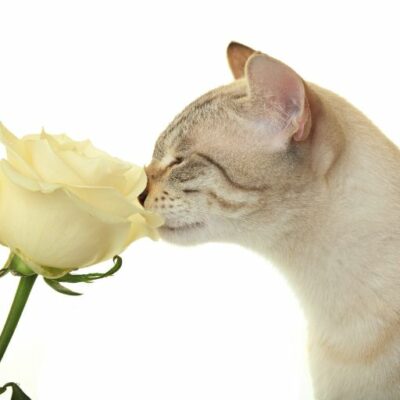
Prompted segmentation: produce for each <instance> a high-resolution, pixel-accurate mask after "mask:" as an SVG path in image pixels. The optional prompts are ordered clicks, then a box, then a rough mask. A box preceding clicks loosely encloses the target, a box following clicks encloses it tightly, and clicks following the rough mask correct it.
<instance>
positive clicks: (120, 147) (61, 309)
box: [0, 0, 400, 400]
mask: <svg viewBox="0 0 400 400" xmlns="http://www.w3.org/2000/svg"><path fill="white" fill-rule="evenodd" d="M396 5H397V4H396V2H394V1H391V2H387V1H379V2H367V1H364V2H361V1H359V2H358V1H353V2H351V1H346V2H342V3H341V2H338V1H335V2H323V1H293V2H291V1H287V0H286V1H283V0H279V1H278V0H276V1H273V2H272V1H267V0H264V1H259V2H256V1H251V0H247V1H245V2H234V1H230V2H226V3H224V2H220V3H218V2H217V1H215V0H214V1H204V0H203V1H196V2H190V1H186V2H184V1H175V0H174V1H171V0H170V1H165V2H161V1H159V2H154V1H146V2H144V1H141V2H140V1H119V0H113V1H92V2H91V1H82V0H81V1H72V0H68V1H25V2H22V1H16V0H0V121H2V122H3V123H4V124H5V125H6V126H7V127H8V128H9V129H10V130H11V131H12V132H14V133H15V134H17V135H19V136H22V135H25V134H27V133H36V132H38V131H39V130H40V129H41V127H42V126H44V127H45V128H46V130H47V131H48V132H50V133H61V132H66V133H68V134H69V135H70V136H71V137H73V138H75V139H84V138H90V139H91V140H92V141H93V142H94V144H95V145H96V146H98V147H99V148H101V149H104V150H106V151H108V152H109V153H111V154H112V155H115V156H118V157H120V158H123V159H126V160H129V161H131V162H134V163H136V164H139V165H144V164H146V163H148V162H149V161H150V158H151V154H152V148H153V145H154V142H155V140H156V138H157V136H158V134H159V133H160V132H161V131H162V130H163V129H164V128H165V126H166V125H167V123H168V122H169V121H170V120H171V119H172V118H173V116H174V115H175V114H176V113H178V112H179V111H180V110H181V109H182V108H183V107H184V106H185V105H186V104H187V103H188V102H189V101H191V100H193V99H194V98H196V97H197V96H199V95H201V94H202V93H204V92H205V91H207V90H209V89H212V88H213V87H215V86H218V85H221V84H225V83H228V82H229V81H231V75H230V71H229V69H228V67H227V63H226V58H225V49H226V46H227V44H228V43H229V41H231V40H237V41H240V42H243V43H245V44H247V45H250V46H252V47H254V48H256V49H258V50H262V51H264V52H266V53H269V54H270V55H272V56H274V57H276V58H279V59H281V60H282V61H284V62H286V63H287V64H289V65H290V66H292V67H293V68H294V69H295V70H297V71H298V73H300V74H301V75H302V76H303V77H304V78H305V79H306V80H310V81H314V82H315V83H318V84H320V85H322V86H325V87H327V88H329V89H331V90H333V91H335V92H337V93H340V94H341V95H343V96H344V97H346V98H347V99H349V100H350V101H351V102H353V103H354V104H355V105H356V106H357V107H359V108H360V109H361V110H363V111H364V112H365V113H366V114H367V115H368V116H369V117H370V118H371V119H372V120H373V121H374V122H375V123H376V124H377V125H378V126H379V127H381V128H382V130H383V131H384V132H385V133H386V134H387V135H388V136H389V137H391V138H392V140H394V141H396V142H397V143H399V142H400V135H399V133H400V130H399V128H400V124H399V118H398V115H399V106H400V101H399V96H398V93H399V91H400V78H399V72H400V58H399V53H400V50H399V43H398V42H399V38H400V24H399V23H398V12H397V11H396V8H395V6H396ZM399 173H400V171H399ZM0 229H1V221H0ZM0 256H1V259H2V260H3V261H5V260H6V258H7V249H1V253H0ZM123 260H124V265H123V269H122V270H121V271H120V273H118V274H117V275H116V276H114V277H113V278H109V279H107V280H104V281H101V282H97V283H94V284H92V285H86V286H81V287H79V289H80V290H82V291H83V292H84V293H85V294H84V296H82V297H79V298H70V297H67V296H63V295H61V294H58V293H56V292H54V291H52V290H51V289H50V288H49V287H47V286H46V285H45V284H44V283H43V281H42V280H39V279H38V281H37V283H36V285H35V287H34V289H33V292H32V296H31V298H30V301H29V303H28V306H27V308H26V310H25V313H24V315H23V318H22V320H21V323H20V325H19V326H18V329H17V332H16V334H15V336H14V338H13V340H12V343H11V346H10V347H9V350H8V352H7V354H6V356H5V358H4V360H3V362H2V364H1V366H0V386H1V384H3V383H6V382H7V381H9V380H12V381H16V382H19V383H21V385H22V387H23V388H24V389H25V390H26V392H27V393H28V394H29V395H30V396H31V397H32V399H33V400H70V399H76V400H80V399H96V400H103V399H117V398H118V399H119V398H125V399H135V400H161V399H174V400H188V399H190V400H192V399H194V400H197V399H199V400H200V399H201V400H203V399H207V400H228V399H229V400H235V399H237V400H239V399H240V400H249V399H251V400H259V399H260V400H261V399H274V400H289V399H296V400H297V399H301V400H308V399H312V394H311V385H310V382H309V378H308V376H307V361H306V324H305V322H304V320H303V317H302V314H301V309H300V308H299V306H298V305H297V302H296V300H295V299H294V296H293V295H292V293H291V291H290V289H289V288H288V287H287V286H286V284H285V281H284V279H283V278H282V277H281V276H280V275H279V273H278V272H277V271H276V270H275V269H274V268H273V267H272V266H271V265H270V264H268V262H267V261H266V260H264V259H262V258H261V257H259V256H257V255H255V254H253V253H250V252H249V251H247V250H245V249H242V248H239V247H235V246H232V245H215V244H209V245H203V246H198V247H193V248H181V247H175V246H173V245H170V244H166V243H162V242H152V241H151V240H149V239H142V240H140V241H138V242H136V243H133V244H132V246H131V247H130V248H129V249H128V250H126V251H125V253H124V254H123ZM107 266H108V265H107V263H105V264H104V265H101V266H97V268H96V267H94V268H91V270H92V271H93V270H104V269H105V268H106V267H107ZM17 282H18V281H17V278H15V277H11V276H7V277H5V278H3V279H2V280H1V281H0V323H2V321H3V320H4V318H5V316H6V312H7V311H8V307H9V304H10V301H11V299H12V296H13V293H14V291H15V288H16V285H17ZM75 289H77V288H76V287H75ZM4 398H5V399H7V398H9V396H7V395H6V396H4Z"/></svg>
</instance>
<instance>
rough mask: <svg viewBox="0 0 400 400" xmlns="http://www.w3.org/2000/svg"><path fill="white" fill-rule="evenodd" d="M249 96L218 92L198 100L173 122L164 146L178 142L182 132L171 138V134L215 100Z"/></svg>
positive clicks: (168, 129) (166, 134)
mask: <svg viewBox="0 0 400 400" xmlns="http://www.w3.org/2000/svg"><path fill="white" fill-rule="evenodd" d="M245 96H247V94H246V93H234V94H232V93H224V94H223V93H220V92H217V93H216V94H214V93H212V94H210V95H209V96H208V97H206V98H205V99H204V100H203V101H202V102H200V100H201V99H199V100H197V102H198V103H197V104H196V102H194V103H193V105H192V106H190V105H189V107H187V108H186V110H185V111H184V112H183V113H181V114H180V115H178V117H177V118H176V120H175V121H173V122H172V124H171V125H170V126H169V127H168V128H167V131H166V132H165V139H164V143H163V145H165V142H166V141H168V142H169V146H171V145H172V144H173V143H175V142H176V140H177V139H178V138H179V137H180V136H181V135H182V132H181V131H178V132H177V134H176V135H175V136H174V137H172V138H171V133H172V132H173V131H174V130H176V129H177V128H178V127H179V125H181V124H183V123H184V122H185V121H186V120H187V119H188V117H189V116H191V115H193V114H194V113H195V112H196V111H200V110H201V109H202V108H204V107H206V106H207V105H209V104H210V103H212V102H213V101H214V100H217V99H221V98H222V97H230V98H232V99H233V100H237V99H240V98H242V97H245Z"/></svg>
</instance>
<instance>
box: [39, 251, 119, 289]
mask: <svg viewBox="0 0 400 400" xmlns="http://www.w3.org/2000/svg"><path fill="white" fill-rule="evenodd" d="M113 262H114V265H113V267H112V268H111V269H110V270H108V271H107V272H104V273H99V272H94V273H91V274H71V273H68V274H66V275H64V276H62V277H60V278H56V279H49V278H44V280H45V282H46V283H47V284H48V285H49V286H51V287H52V288H53V289H54V290H56V291H57V292H59V293H62V294H67V295H69V296H79V295H81V294H82V293H77V292H74V291H72V290H70V289H68V288H66V287H65V286H63V285H61V284H60V282H67V283H92V282H93V281H95V280H97V279H103V278H107V277H108V276H111V275H114V274H115V273H116V272H117V271H118V270H119V269H120V268H121V266H122V258H121V257H120V256H114V257H113Z"/></svg>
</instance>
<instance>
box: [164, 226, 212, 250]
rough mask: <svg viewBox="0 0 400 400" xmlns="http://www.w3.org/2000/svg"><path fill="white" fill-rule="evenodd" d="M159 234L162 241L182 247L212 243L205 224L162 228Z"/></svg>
mask: <svg viewBox="0 0 400 400" xmlns="http://www.w3.org/2000/svg"><path fill="white" fill-rule="evenodd" d="M158 232H159V234H160V238H161V239H162V240H165V241H166V242H170V243H174V244H178V245H182V246H194V245H198V244H202V243H207V242H209V241H210V237H209V235H208V234H207V230H206V229H205V226H204V224H193V225H190V226H182V227H167V226H161V227H160V228H159V229H158Z"/></svg>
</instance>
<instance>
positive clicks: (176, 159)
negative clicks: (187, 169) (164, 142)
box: [168, 157, 183, 167]
mask: <svg viewBox="0 0 400 400" xmlns="http://www.w3.org/2000/svg"><path fill="white" fill-rule="evenodd" d="M182 162H183V157H176V158H175V160H174V161H172V162H171V163H170V164H169V165H168V167H173V166H174V165H178V164H181V163H182Z"/></svg>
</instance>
